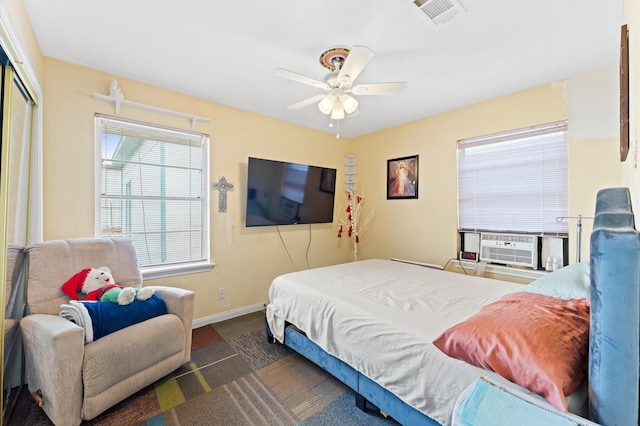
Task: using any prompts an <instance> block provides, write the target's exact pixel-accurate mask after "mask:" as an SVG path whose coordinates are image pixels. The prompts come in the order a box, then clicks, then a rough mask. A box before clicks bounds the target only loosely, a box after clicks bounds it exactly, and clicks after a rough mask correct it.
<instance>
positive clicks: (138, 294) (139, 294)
mask: <svg viewBox="0 0 640 426" xmlns="http://www.w3.org/2000/svg"><path fill="white" fill-rule="evenodd" d="M62 291H64V292H65V293H66V294H68V295H69V297H70V298H71V299H73V300H78V293H84V294H85V296H84V299H83V300H97V301H101V302H113V303H118V304H119V305H128V304H130V303H131V302H133V301H134V300H147V299H148V298H150V297H151V296H152V295H153V293H154V290H153V289H152V288H149V287H143V288H133V287H123V286H121V285H118V284H116V282H115V280H114V279H113V275H111V269H109V268H108V267H107V266H101V267H99V268H86V269H83V270H82V271H80V272H78V273H77V274H75V275H74V276H72V277H71V278H69V280H67V282H66V283H64V284H63V285H62Z"/></svg>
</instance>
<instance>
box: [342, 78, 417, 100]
mask: <svg viewBox="0 0 640 426" xmlns="http://www.w3.org/2000/svg"><path fill="white" fill-rule="evenodd" d="M406 88H407V83H406V82H405V81H399V82H395V83H371V84H358V85H357V86H353V88H352V89H351V93H353V94H354V95H358V96H363V95H392V94H394V93H398V92H402V91H403V90H404V89H406Z"/></svg>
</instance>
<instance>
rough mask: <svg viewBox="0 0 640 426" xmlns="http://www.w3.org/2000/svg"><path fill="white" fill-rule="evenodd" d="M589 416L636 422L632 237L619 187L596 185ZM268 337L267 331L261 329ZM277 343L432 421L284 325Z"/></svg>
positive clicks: (638, 291)
mask: <svg viewBox="0 0 640 426" xmlns="http://www.w3.org/2000/svg"><path fill="white" fill-rule="evenodd" d="M590 268H591V328H590V336H589V417H590V419H591V420H592V421H595V422H597V423H600V424H602V425H604V426H609V425H638V424H640V411H639V410H640V234H638V232H637V231H636V229H635V223H634V216H633V211H632V208H631V197H630V194H629V190H628V189H627V188H607V189H603V190H600V191H599V192H598V194H597V197H596V212H595V216H594V226H593V231H592V233H591V247H590ZM267 334H268V339H269V341H270V342H272V343H273V342H274V339H273V336H272V335H271V332H270V330H269V327H268V326H267ZM285 345H286V346H288V347H290V348H291V349H293V350H294V351H296V352H297V353H299V354H301V355H303V356H304V357H306V358H308V359H309V360H311V361H313V362H314V363H316V364H317V365H318V366H320V367H321V368H323V369H324V370H326V371H327V372H329V373H330V374H331V375H333V376H335V377H336V378H338V379H339V380H341V381H342V382H343V383H345V384H346V385H347V386H349V387H350V388H351V389H353V390H354V391H355V392H356V394H357V397H356V404H357V405H358V407H360V408H361V409H363V410H364V409H365V408H366V406H367V403H368V402H370V403H372V404H374V405H375V406H377V407H379V408H380V409H381V410H383V411H384V412H386V413H388V414H389V415H390V416H391V417H392V418H393V419H395V420H396V421H398V422H399V423H401V424H403V425H412V426H413V425H438V424H439V423H438V422H436V421H435V420H433V419H431V418H429V417H428V416H426V415H424V414H423V413H421V412H420V411H418V410H416V409H415V408H413V407H411V406H409V405H407V404H405V403H404V402H402V401H401V400H400V399H399V398H398V397H396V396H395V395H394V394H392V393H391V392H389V391H387V390H386V389H384V388H382V387H381V386H379V385H378V384H377V383H375V382H373V381H372V380H370V379H369V378H367V377H366V376H364V375H362V374H361V373H359V372H358V371H356V370H354V369H353V368H352V367H350V366H349V365H347V364H346V363H344V362H342V361H340V360H339V359H337V358H335V357H333V356H331V355H329V354H327V353H326V352H325V351H324V350H322V349H321V348H320V347H319V346H318V345H316V344H315V343H313V342H311V341H310V340H309V339H307V337H306V336H305V335H304V334H302V333H300V332H299V331H297V330H295V329H293V328H291V327H287V328H286V330H285Z"/></svg>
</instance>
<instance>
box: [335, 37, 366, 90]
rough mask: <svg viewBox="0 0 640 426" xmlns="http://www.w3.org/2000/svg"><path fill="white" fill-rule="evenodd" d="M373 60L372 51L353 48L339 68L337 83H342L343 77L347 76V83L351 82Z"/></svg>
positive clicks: (364, 47)
mask: <svg viewBox="0 0 640 426" xmlns="http://www.w3.org/2000/svg"><path fill="white" fill-rule="evenodd" d="M371 58H373V50H371V49H369V48H368V47H366V46H353V48H352V49H351V50H350V51H349V54H348V55H347V59H346V60H345V61H344V64H343V65H342V67H341V68H340V72H339V73H338V81H340V82H342V81H343V79H344V78H345V76H349V77H348V78H349V82H351V83H352V82H353V81H354V80H355V79H356V78H357V77H358V76H359V75H360V73H361V72H362V70H363V69H364V67H366V66H367V64H368V63H369V61H370V60H371Z"/></svg>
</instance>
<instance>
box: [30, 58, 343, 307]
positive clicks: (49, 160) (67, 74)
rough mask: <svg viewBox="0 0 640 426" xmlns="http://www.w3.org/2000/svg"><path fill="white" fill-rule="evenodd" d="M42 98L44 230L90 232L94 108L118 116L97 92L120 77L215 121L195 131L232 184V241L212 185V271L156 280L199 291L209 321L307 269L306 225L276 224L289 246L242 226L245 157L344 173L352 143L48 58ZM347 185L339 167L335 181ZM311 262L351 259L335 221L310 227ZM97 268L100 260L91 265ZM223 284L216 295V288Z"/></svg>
mask: <svg viewBox="0 0 640 426" xmlns="http://www.w3.org/2000/svg"><path fill="white" fill-rule="evenodd" d="M44 63H45V87H46V96H45V101H44V147H43V156H44V176H45V179H44V220H45V223H44V231H45V232H44V234H45V235H44V237H45V239H47V240H49V239H58V238H73V237H91V236H93V235H94V201H93V199H94V129H93V115H94V113H96V112H100V113H105V114H114V106H113V104H110V103H105V102H103V101H99V100H96V99H94V96H93V94H94V93H101V94H107V93H108V87H109V83H110V82H111V81H112V80H114V79H117V81H118V85H119V87H120V88H121V89H122V91H123V93H124V95H125V98H126V99H129V100H132V101H135V102H138V103H143V104H148V105H153V106H157V107H161V108H165V109H170V110H174V111H181V112H188V113H190V114H195V115H198V116H201V117H208V118H211V120H212V122H211V123H198V124H197V126H196V130H198V131H200V132H204V133H208V134H209V135H210V137H211V150H210V154H211V180H212V181H217V180H218V178H219V177H220V176H225V177H226V179H227V180H228V181H229V182H231V183H233V184H234V185H235V188H234V191H232V192H229V193H228V219H230V220H231V221H232V222H233V224H234V227H233V230H232V232H231V243H230V244H229V243H228V240H227V232H226V223H227V215H225V214H223V213H218V193H217V192H216V191H211V192H210V196H211V231H212V237H211V252H212V259H213V261H214V262H216V264H217V265H216V267H215V268H214V269H213V270H212V271H211V272H207V273H198V274H191V275H186V276H181V277H174V278H167V279H157V280H153V281H152V282H151V283H152V284H154V285H177V286H179V287H183V288H187V289H191V290H194V291H195V292H196V294H197V296H196V308H195V313H194V317H195V318H196V319H197V318H203V317H208V316H212V315H214V314H218V313H221V312H225V311H228V310H232V309H237V308H242V307H245V306H250V305H255V304H258V303H261V302H263V301H266V300H267V289H268V286H269V284H270V283H271V280H272V279H273V278H274V277H275V276H276V275H278V274H282V273H286V272H291V271H294V270H295V269H294V266H293V265H292V263H291V261H290V260H289V255H290V256H291V257H292V259H293V262H294V263H295V265H296V267H297V268H298V269H306V268H307V258H306V252H307V245H308V243H309V226H304V225H295V226H284V227H280V233H281V236H282V239H283V240H284V242H285V244H286V247H287V249H288V254H287V252H285V249H284V247H283V244H282V242H281V240H280V236H279V235H278V232H277V230H276V228H275V227H260V228H246V227H245V226H244V220H245V207H246V204H245V199H246V176H247V158H248V157H249V156H254V157H263V158H270V159H277V160H283V161H294V162H300V163H308V164H313V165H318V166H324V167H332V168H337V169H340V170H342V167H343V163H344V155H345V154H346V152H347V148H348V146H349V145H350V142H349V140H347V139H339V140H337V139H336V138H335V137H334V136H332V135H330V134H328V133H323V132H317V131H312V130H308V129H305V128H302V127H299V126H294V125H290V124H286V123H284V122H280V121H277V120H272V119H269V118H265V117H263V116H259V115H256V114H252V113H248V112H244V111H240V110H237V109H233V108H229V107H226V106H223V105H219V104H215V103H212V102H208V101H205V100H202V99H197V98H194V97H190V96H186V95H182V94H178V93H175V92H171V91H169V90H164V89H159V88H157V87H153V86H150V85H148V84H143V83H140V82H136V81H132V80H128V79H124V78H120V77H115V76H113V75H109V74H106V73H102V72H98V71H94V70H91V69H87V68H83V67H79V66H76V65H73V64H70V63H66V62H61V61H58V60H54V59H51V58H46V59H45V61H44ZM121 116H122V117H127V118H131V119H136V120H142V121H148V122H153V123H158V124H162V125H167V126H172V127H179V128H186V129H189V128H190V125H191V123H190V122H189V121H188V120H186V119H183V118H178V117H171V116H167V115H162V114H158V113H153V112H149V111H144V110H139V109H134V108H131V107H126V106H122V109H121ZM337 184H338V188H340V187H342V185H343V180H342V174H340V176H339V178H338V183H337ZM311 232H312V238H311V246H310V250H309V257H308V264H309V266H311V267H317V266H324V265H327V264H334V263H341V262H345V261H348V260H350V259H351V252H350V250H349V247H348V244H345V243H344V241H341V240H338V239H337V238H336V227H335V226H333V225H331V224H326V225H312V226H311ZM86 266H87V267H90V266H99V265H86ZM219 287H224V288H226V298H225V299H224V300H218V298H217V289H218V288H219Z"/></svg>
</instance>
